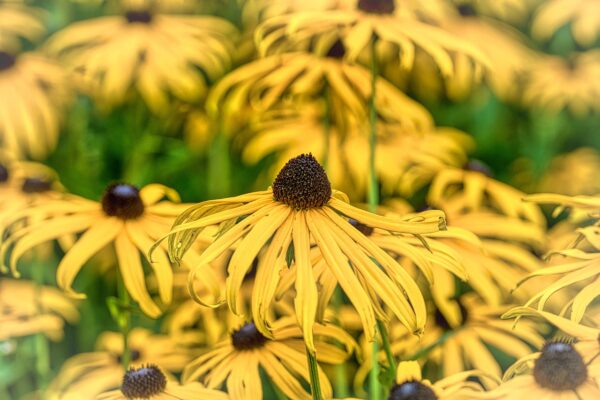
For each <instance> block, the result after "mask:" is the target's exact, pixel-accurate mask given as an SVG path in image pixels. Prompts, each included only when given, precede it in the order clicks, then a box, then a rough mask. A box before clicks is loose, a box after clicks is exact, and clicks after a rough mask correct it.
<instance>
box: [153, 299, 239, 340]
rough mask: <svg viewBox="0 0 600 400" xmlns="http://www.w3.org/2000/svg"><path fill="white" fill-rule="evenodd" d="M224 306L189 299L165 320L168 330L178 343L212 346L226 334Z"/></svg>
mask: <svg viewBox="0 0 600 400" xmlns="http://www.w3.org/2000/svg"><path fill="white" fill-rule="evenodd" d="M220 310H222V308H217V309H215V308H211V307H204V306H201V305H199V304H198V303H196V302H195V301H193V300H188V301H186V302H184V303H182V304H181V305H179V306H178V307H177V308H176V309H175V310H173V311H172V312H171V313H170V314H169V315H168V316H167V319H166V321H165V327H166V331H167V332H169V335H170V336H171V337H172V338H173V340H175V341H176V342H177V343H180V344H182V345H185V346H198V345H205V346H212V345H214V344H215V343H216V342H217V341H218V340H219V339H220V338H221V337H222V336H223V334H224V332H225V331H226V329H227V323H225V322H224V321H223V319H222V318H223V315H222V313H221V312H219V311H220Z"/></svg>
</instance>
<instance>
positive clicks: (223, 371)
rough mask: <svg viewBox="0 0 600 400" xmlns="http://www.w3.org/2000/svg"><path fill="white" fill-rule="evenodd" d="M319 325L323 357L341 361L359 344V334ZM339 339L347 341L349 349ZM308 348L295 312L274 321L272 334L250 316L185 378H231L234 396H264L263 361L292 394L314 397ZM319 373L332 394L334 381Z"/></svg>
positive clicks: (211, 382) (212, 383)
mask: <svg viewBox="0 0 600 400" xmlns="http://www.w3.org/2000/svg"><path fill="white" fill-rule="evenodd" d="M314 329H315V346H316V349H317V353H316V354H317V355H316V357H317V359H318V360H319V361H321V362H324V363H327V364H340V363H342V362H344V361H345V360H346V358H347V357H348V356H349V355H350V354H351V353H352V351H353V350H354V347H355V342H354V340H353V339H352V337H351V336H349V335H348V334H347V333H346V332H344V331H343V330H342V329H340V328H338V327H335V326H333V325H321V324H315V326H314ZM331 342H333V343H331ZM334 343H339V344H342V345H343V349H340V348H339V347H338V346H337V344H334ZM305 351H306V350H305V346H304V343H303V341H302V331H301V330H300V328H299V327H298V325H297V323H296V320H295V318H294V317H283V318H280V319H279V320H277V321H275V322H273V324H272V338H271V339H269V338H267V337H265V336H263V335H262V334H261V333H260V332H259V331H258V329H257V327H256V325H255V324H254V323H252V322H248V323H245V324H243V325H241V326H239V327H238V329H237V330H234V331H233V332H232V333H231V336H230V337H228V338H224V339H223V340H222V341H220V342H219V343H217V344H215V345H214V346H213V347H212V348H211V349H210V350H209V351H208V352H206V353H205V354H203V355H202V356H200V357H198V358H196V359H195V360H194V361H192V362H191V363H190V364H188V365H187V366H186V368H185V370H184V371H183V381H184V382H190V381H193V380H196V379H199V378H200V379H202V381H203V382H204V383H205V384H206V386H207V387H209V388H217V387H220V386H221V385H222V384H223V382H224V381H227V391H228V393H229V395H230V397H231V399H232V400H254V399H262V398H263V394H262V383H261V377H260V374H259V367H260V368H262V369H263V370H264V371H265V372H266V374H267V376H268V377H269V378H270V380H271V381H272V382H273V384H274V385H275V386H277V387H278V388H279V389H280V390H281V391H282V392H283V394H285V395H286V396H288V397H289V398H291V399H299V400H300V399H305V400H310V399H311V398H312V396H311V395H310V394H309V393H307V392H306V390H305V389H304V387H303V384H306V383H308V382H309V371H308V368H307V366H306V354H305ZM319 379H320V382H321V386H322V391H323V395H324V396H325V398H327V399H329V398H331V397H332V390H331V385H330V383H329V380H328V379H327V376H326V375H325V374H324V372H323V371H322V370H321V368H320V367H319Z"/></svg>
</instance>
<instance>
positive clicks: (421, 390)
mask: <svg viewBox="0 0 600 400" xmlns="http://www.w3.org/2000/svg"><path fill="white" fill-rule="evenodd" d="M481 375H483V374H482V373H480V372H478V371H466V372H461V373H458V374H455V375H452V376H448V377H447V378H444V379H442V380H439V381H437V382H435V383H433V384H432V383H431V382H430V381H429V380H427V379H423V377H422V376H421V366H420V365H419V363H418V362H416V361H403V362H401V363H400V364H398V369H397V372H396V384H395V385H394V386H393V387H392V389H391V390H390V395H389V397H388V399H389V400H405V399H418V400H467V399H469V398H472V397H470V395H472V394H473V392H475V393H478V392H483V391H484V389H483V387H482V386H481V385H479V384H478V383H476V382H473V381H468V379H469V378H478V377H480V376H481Z"/></svg>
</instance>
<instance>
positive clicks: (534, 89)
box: [522, 50, 600, 116]
mask: <svg viewBox="0 0 600 400" xmlns="http://www.w3.org/2000/svg"><path fill="white" fill-rule="evenodd" d="M598 96H600V51H599V50H591V51H588V52H585V53H578V54H575V55H572V56H571V57H570V58H569V59H563V58H560V57H555V56H546V57H543V58H540V59H539V61H538V62H535V63H532V64H531V65H530V66H529V68H528V70H527V79H526V82H525V87H524V88H523V99H522V101H523V103H525V104H526V105H528V106H531V107H536V108H540V109H544V110H548V111H551V112H559V111H561V110H563V109H568V110H569V111H571V112H572V113H573V114H575V115H576V116H580V115H585V114H587V113H591V112H597V111H598V110H599V109H600V108H599V107H598V102H597V101H596V99H597V98H598Z"/></svg>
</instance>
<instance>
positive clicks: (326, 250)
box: [157, 155, 445, 351]
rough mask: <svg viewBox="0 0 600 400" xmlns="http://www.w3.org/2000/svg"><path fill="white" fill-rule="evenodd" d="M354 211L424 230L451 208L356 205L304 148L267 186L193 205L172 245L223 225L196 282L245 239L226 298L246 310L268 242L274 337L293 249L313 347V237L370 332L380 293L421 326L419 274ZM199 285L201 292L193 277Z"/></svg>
mask: <svg viewBox="0 0 600 400" xmlns="http://www.w3.org/2000/svg"><path fill="white" fill-rule="evenodd" d="M240 217H243V218H241V219H240ZM348 218H352V219H354V220H356V221H359V222H362V223H364V224H365V225H368V226H371V227H373V228H380V229H383V230H385V231H388V232H390V233H403V234H413V235H421V234H425V233H431V232H436V231H438V230H440V229H444V228H445V224H444V217H443V213H441V212H439V211H428V212H425V213H421V214H412V215H407V216H403V217H399V218H383V217H380V216H378V215H375V214H371V213H369V212H366V211H363V210H360V209H358V208H354V207H352V206H350V205H349V204H348V200H347V197H346V196H345V195H344V194H343V193H341V192H334V191H332V189H331V185H330V183H329V179H328V177H327V175H326V174H325V171H324V170H323V168H322V167H321V165H319V163H318V162H317V161H316V160H315V158H314V157H313V156H312V155H300V156H298V157H296V158H293V159H291V160H290V161H289V162H288V163H287V164H286V165H285V166H284V167H283V168H282V169H281V171H280V172H279V174H278V175H277V177H276V178H275V181H274V182H273V186H272V187H271V188H269V189H268V190H265V191H262V192H254V193H249V194H245V195H241V196H237V197H232V198H227V199H223V200H212V201H207V202H203V203H200V204H198V205H195V206H193V207H191V208H190V209H189V210H187V211H186V212H184V213H183V214H182V215H181V216H180V217H178V219H177V220H176V222H175V224H174V226H173V229H172V230H171V232H170V234H169V254H170V255H171V257H172V259H173V260H174V261H175V262H177V261H178V260H180V259H181V258H182V257H183V255H184V254H185V252H186V251H187V250H188V249H189V248H190V246H191V245H192V243H193V242H194V240H195V238H196V236H197V235H198V234H199V233H200V232H202V230H203V229H204V228H205V227H208V226H211V225H219V227H220V232H221V233H220V235H219V236H218V237H217V238H216V239H215V240H214V242H213V243H212V244H211V245H210V246H209V247H208V248H207V249H206V250H205V251H204V252H203V253H202V255H201V259H200V260H199V262H198V264H196V265H195V267H194V269H193V270H192V272H191V274H190V284H191V285H193V282H194V280H195V279H202V275H203V271H204V270H205V269H206V264H207V263H209V262H211V261H212V260H214V259H215V258H216V257H218V256H219V255H220V254H222V253H223V252H224V251H226V250H227V249H229V248H230V247H231V246H232V245H233V244H235V243H237V247H236V248H235V251H234V252H233V255H232V257H231V260H230V262H229V265H228V277H227V282H226V291H225V292H226V293H225V294H226V296H225V298H226V302H227V303H228V305H229V307H230V308H231V310H232V311H233V312H234V313H235V314H238V315H239V314H241V310H240V305H239V297H238V296H239V290H240V287H241V285H242V282H243V278H244V276H245V274H246V273H247V272H248V271H249V269H250V267H251V265H252V262H253V260H254V259H255V258H256V256H257V255H258V254H259V252H260V251H261V250H263V251H264V252H265V253H264V256H263V257H262V258H261V259H260V260H259V263H258V267H257V271H256V277H255V280H254V284H253V293H252V305H251V310H252V315H253V320H254V322H255V323H256V326H257V327H258V329H259V331H260V332H261V333H262V334H263V335H265V336H267V337H270V336H271V333H270V330H269V329H268V326H267V325H268V324H267V319H268V318H267V316H268V310H269V309H270V306H271V303H272V301H273V297H274V295H275V291H276V288H277V285H278V283H279V281H280V274H281V273H282V272H284V271H285V270H287V265H288V263H287V262H286V260H287V259H288V258H290V259H293V260H294V262H295V265H296V271H297V273H296V279H295V289H296V293H297V296H296V298H295V307H296V315H297V317H298V321H299V323H300V325H301V326H302V329H303V332H304V334H305V339H306V343H307V346H308V348H309V349H310V350H311V351H314V345H313V341H312V327H313V324H314V322H315V318H316V312H317V305H318V302H319V288H318V286H317V283H316V281H315V277H314V271H313V265H312V264H311V258H310V254H311V247H312V246H313V244H314V245H316V246H317V248H318V249H319V251H320V253H321V254H322V257H323V259H324V260H325V264H326V267H327V268H328V270H329V271H330V273H331V274H332V275H333V276H334V277H335V280H336V281H337V283H338V284H339V285H340V287H341V289H342V290H343V291H344V292H345V293H346V295H347V296H348V298H349V299H350V301H351V302H352V303H353V304H354V306H355V307H356V309H357V311H358V313H359V315H360V316H361V320H362V322H363V326H364V330H365V332H366V335H367V337H368V338H369V340H372V339H373V338H374V337H375V330H376V311H375V310H376V308H378V307H379V304H380V301H381V302H383V303H385V304H387V305H388V306H389V307H390V309H391V310H392V311H393V313H394V314H395V315H396V316H397V317H398V318H399V319H400V321H402V323H404V324H405V325H406V326H407V327H408V328H409V329H410V330H411V331H412V332H417V333H418V332H421V331H422V328H423V326H424V324H425V316H426V315H425V304H424V301H423V297H422V295H421V292H420V291H419V289H418V287H417V285H416V283H415V282H414V281H413V280H412V278H410V277H409V276H408V274H407V273H406V271H404V269H403V268H402V267H401V266H400V265H399V264H398V263H397V262H396V261H395V260H394V259H393V258H392V257H391V256H389V255H388V254H387V253H386V252H385V251H383V250H382V249H380V248H379V247H377V246H376V245H375V244H374V243H373V242H372V241H371V240H369V239H368V238H367V237H366V236H364V235H363V234H362V233H360V232H359V231H357V230H356V229H355V228H354V227H353V226H352V225H351V224H350V223H348ZM157 245H158V243H157ZM190 289H191V292H192V294H193V286H191V287H190Z"/></svg>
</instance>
